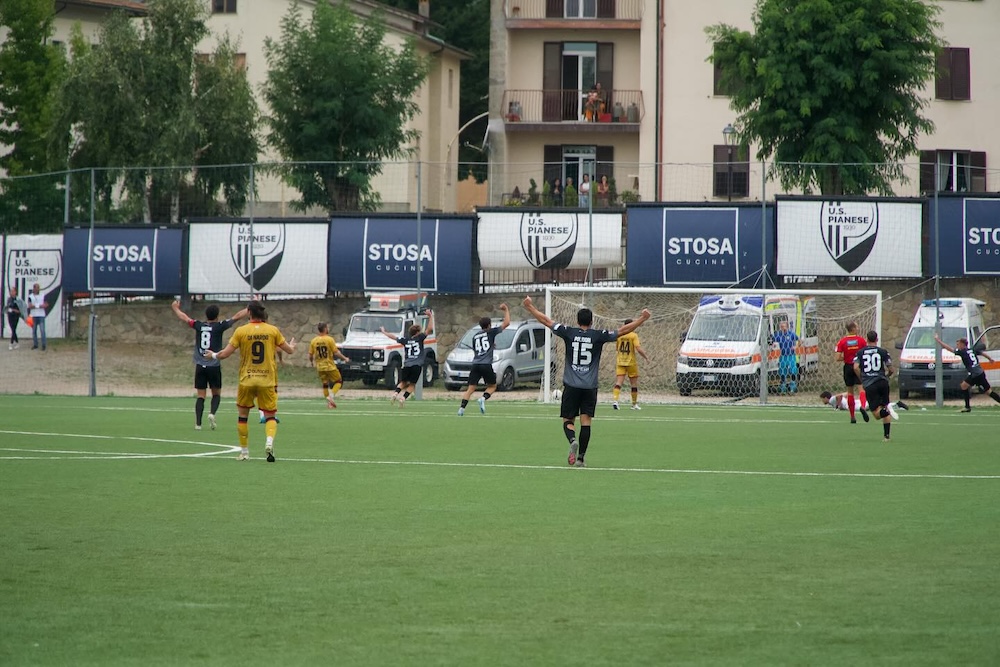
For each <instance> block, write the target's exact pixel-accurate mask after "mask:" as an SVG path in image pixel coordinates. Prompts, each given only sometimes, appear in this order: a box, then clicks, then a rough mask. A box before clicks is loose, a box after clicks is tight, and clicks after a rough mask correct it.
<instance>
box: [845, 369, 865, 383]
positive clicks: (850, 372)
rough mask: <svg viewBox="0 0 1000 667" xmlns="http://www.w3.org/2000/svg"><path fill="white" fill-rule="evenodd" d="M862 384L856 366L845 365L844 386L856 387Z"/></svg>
mask: <svg viewBox="0 0 1000 667" xmlns="http://www.w3.org/2000/svg"><path fill="white" fill-rule="evenodd" d="M860 384H861V378H859V377H858V374H857V373H855V372H854V364H844V386H846V387H854V386H857V385H860Z"/></svg>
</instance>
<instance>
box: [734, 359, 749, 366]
mask: <svg viewBox="0 0 1000 667" xmlns="http://www.w3.org/2000/svg"><path fill="white" fill-rule="evenodd" d="M751 361H753V357H736V358H735V359H733V365H734V366H749V365H750V362H751Z"/></svg>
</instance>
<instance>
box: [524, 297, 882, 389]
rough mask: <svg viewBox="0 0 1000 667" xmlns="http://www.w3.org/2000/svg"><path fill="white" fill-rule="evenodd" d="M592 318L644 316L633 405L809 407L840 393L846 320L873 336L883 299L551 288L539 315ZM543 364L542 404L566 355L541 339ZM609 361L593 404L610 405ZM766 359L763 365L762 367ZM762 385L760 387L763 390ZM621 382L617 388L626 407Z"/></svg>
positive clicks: (600, 322) (610, 323) (552, 340)
mask: <svg viewBox="0 0 1000 667" xmlns="http://www.w3.org/2000/svg"><path fill="white" fill-rule="evenodd" d="M583 307H587V308H590V309H591V310H592V311H593V314H594V323H593V326H594V327H596V328H600V329H617V328H618V327H620V326H621V325H622V324H623V323H624V322H625V320H626V319H628V318H632V319H636V318H638V317H639V314H640V313H641V311H642V310H643V309H644V308H648V309H649V311H650V312H651V318H650V319H649V320H648V321H647V322H646V323H644V324H643V325H642V326H641V327H640V328H639V329H637V330H636V333H637V334H638V336H639V347H640V348H641V349H642V351H643V352H644V353H645V355H646V358H643V357H642V356H641V355H640V356H638V358H637V362H638V367H639V401H640V403H641V402H649V403H675V402H702V403H717V404H718V403H725V402H734V401H739V400H745V401H752V402H756V401H759V402H761V403H768V404H780V405H795V404H803V405H805V404H813V403H815V402H816V401H817V400H818V399H819V394H820V392H822V391H830V392H832V393H837V392H838V391H841V390H842V389H843V387H844V377H843V364H842V363H841V361H840V360H839V358H838V357H837V356H836V353H835V349H836V345H837V342H838V341H839V340H840V339H841V338H842V337H843V336H844V335H846V333H847V326H848V324H849V323H851V322H855V323H857V325H858V331H859V332H860V333H861V335H865V334H866V333H867V332H868V331H872V330H874V331H876V332H879V334H880V336H881V325H882V293H881V292H880V291H875V290H842V291H841V290H796V291H795V292H794V293H791V292H790V291H789V290H787V289H786V290H755V291H752V292H749V291H746V290H732V289H720V290H714V291H707V290H701V289H689V288H685V289H681V288H678V289H670V288H663V289H660V288H600V287H595V288H587V287H550V288H548V289H547V290H546V303H545V312H546V314H548V315H549V316H550V317H551V318H552V319H553V320H554V321H556V322H561V323H564V324H569V325H575V324H576V321H577V320H576V317H577V311H578V310H579V309H580V308H583ZM548 354H549V357H550V358H551V359H552V360H553V362H554V363H552V364H549V365H548V367H547V370H546V376H545V378H544V381H543V383H542V387H541V397H542V399H543V400H545V401H550V400H552V395H551V392H552V390H554V389H556V388H559V387H561V386H562V374H563V368H564V363H565V353H564V348H563V344H562V342H560V341H559V340H558V338H557V337H555V336H552V335H551V334H550V335H549V340H548ZM616 357H617V354H616V349H615V347H612V346H611V345H608V346H606V349H605V350H604V353H603V355H602V356H601V373H600V377H601V386H600V391H601V394H600V400H601V401H602V402H605V403H606V402H608V401H610V400H611V399H610V396H609V395H610V393H611V390H612V387H613V385H614V384H615V382H614V378H615V372H616V361H617V358H616ZM765 360H766V361H765ZM762 380H763V382H762ZM629 382H630V381H629V379H628V378H625V379H624V381H623V383H622V396H623V397H625V399H624V400H628V398H627V397H628V393H629Z"/></svg>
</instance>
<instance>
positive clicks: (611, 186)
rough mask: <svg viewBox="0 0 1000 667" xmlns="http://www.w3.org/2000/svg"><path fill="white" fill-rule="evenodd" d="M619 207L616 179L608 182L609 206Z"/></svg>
mask: <svg viewBox="0 0 1000 667" xmlns="http://www.w3.org/2000/svg"><path fill="white" fill-rule="evenodd" d="M617 205H618V186H617V185H615V179H614V177H612V178H611V180H610V181H608V206H617Z"/></svg>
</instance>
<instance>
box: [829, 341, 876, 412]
mask: <svg viewBox="0 0 1000 667" xmlns="http://www.w3.org/2000/svg"><path fill="white" fill-rule="evenodd" d="M864 346H865V339H864V338H862V337H861V336H860V335H859V334H858V323H857V322H848V323H847V335H846V336H844V337H843V338H841V339H840V340H839V341H837V349H836V351H837V358H839V359H840V360H841V361H842V362H843V364H844V384H845V385H846V386H847V411H848V412H849V413H851V423H852V424H857V423H858V420H857V419H856V418H855V417H854V408H855V402H854V392H855V389H854V388H855V387H857V386H858V385H860V384H861V379H860V377H859V376H858V374H857V373H855V372H854V357H855V356H856V355H857V354H858V350H860V349H861V348H863V347H864ZM861 418H862V419H864V420H865V421H868V413H867V412H866V411H865V409H864V408H863V407H862V408H861Z"/></svg>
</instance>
